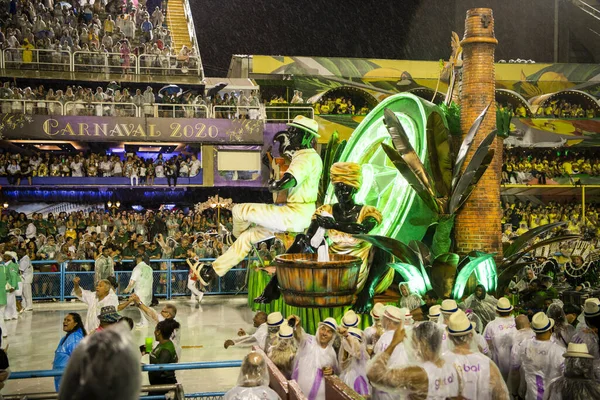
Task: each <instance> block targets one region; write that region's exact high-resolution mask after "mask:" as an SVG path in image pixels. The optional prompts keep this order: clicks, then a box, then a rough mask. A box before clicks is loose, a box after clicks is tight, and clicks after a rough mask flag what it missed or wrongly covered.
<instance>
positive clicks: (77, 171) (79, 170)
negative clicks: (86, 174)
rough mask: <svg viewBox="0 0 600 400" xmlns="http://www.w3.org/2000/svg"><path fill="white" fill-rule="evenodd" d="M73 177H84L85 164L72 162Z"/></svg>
mask: <svg viewBox="0 0 600 400" xmlns="http://www.w3.org/2000/svg"><path fill="white" fill-rule="evenodd" d="M71 176H77V177H81V176H83V163H82V162H81V161H77V162H76V161H73V162H71Z"/></svg>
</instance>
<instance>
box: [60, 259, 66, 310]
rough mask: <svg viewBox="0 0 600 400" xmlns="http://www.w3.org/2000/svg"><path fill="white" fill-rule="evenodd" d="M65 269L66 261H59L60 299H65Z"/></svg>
mask: <svg viewBox="0 0 600 400" xmlns="http://www.w3.org/2000/svg"><path fill="white" fill-rule="evenodd" d="M66 270H67V263H66V262H62V263H60V301H65V285H66Z"/></svg>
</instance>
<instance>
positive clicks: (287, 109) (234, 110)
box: [0, 99, 315, 122]
mask: <svg viewBox="0 0 600 400" xmlns="http://www.w3.org/2000/svg"><path fill="white" fill-rule="evenodd" d="M0 112H2V113H3V114H11V113H12V114H26V115H59V116H64V115H66V116H93V117H132V118H136V117H137V118H141V117H154V118H225V119H234V118H248V119H260V120H265V121H266V122H290V121H292V120H293V119H294V118H295V117H297V116H298V115H303V116H305V117H309V118H314V114H315V113H314V110H313V108H312V107H310V106H259V107H251V106H221V105H216V106H210V107H209V106H206V105H204V104H168V103H153V104H150V103H145V104H141V105H137V104H135V103H131V102H113V101H88V102H84V101H68V102H66V103H64V104H63V103H61V102H60V101H56V100H43V99H40V100H22V99H0Z"/></svg>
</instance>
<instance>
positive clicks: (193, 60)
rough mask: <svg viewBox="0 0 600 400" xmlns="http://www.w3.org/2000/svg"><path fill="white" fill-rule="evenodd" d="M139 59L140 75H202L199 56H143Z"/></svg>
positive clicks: (138, 70) (138, 71)
mask: <svg viewBox="0 0 600 400" xmlns="http://www.w3.org/2000/svg"><path fill="white" fill-rule="evenodd" d="M139 59H140V62H139V67H138V69H137V73H138V74H140V73H141V74H146V75H201V65H200V58H199V57H197V56H171V55H169V56H165V55H160V54H142V55H140V56H139Z"/></svg>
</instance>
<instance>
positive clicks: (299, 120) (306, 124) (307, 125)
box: [287, 115, 321, 138]
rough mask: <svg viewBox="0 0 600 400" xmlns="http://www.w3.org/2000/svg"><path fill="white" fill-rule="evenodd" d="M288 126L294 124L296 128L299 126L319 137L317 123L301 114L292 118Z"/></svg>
mask: <svg viewBox="0 0 600 400" xmlns="http://www.w3.org/2000/svg"><path fill="white" fill-rule="evenodd" d="M287 125H288V126H294V127H296V128H300V129H302V130H303V131H305V132H308V133H310V134H312V135H313V136H315V137H317V138H319V137H321V136H320V135H319V124H318V123H317V121H315V120H314V119H312V118H308V117H305V116H303V115H298V116H297V117H296V118H294V120H293V121H292V122H290V123H288V124H287Z"/></svg>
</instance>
